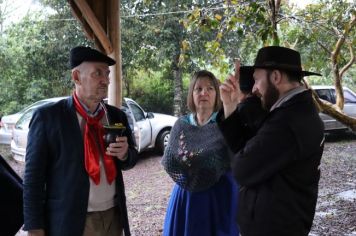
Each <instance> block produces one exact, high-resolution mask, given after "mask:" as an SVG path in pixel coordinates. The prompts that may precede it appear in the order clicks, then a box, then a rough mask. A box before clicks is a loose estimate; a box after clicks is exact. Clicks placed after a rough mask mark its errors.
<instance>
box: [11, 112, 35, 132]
mask: <svg viewBox="0 0 356 236" xmlns="http://www.w3.org/2000/svg"><path fill="white" fill-rule="evenodd" d="M35 110H36V109H35V108H31V109H30V110H27V111H26V112H25V113H24V114H23V115H22V116H21V118H20V119H19V120H18V121H17V123H16V125H15V128H16V129H20V130H26V129H28V126H29V124H30V121H31V118H32V115H33V113H34V111H35Z"/></svg>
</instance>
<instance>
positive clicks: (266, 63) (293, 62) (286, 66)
mask: <svg viewBox="0 0 356 236" xmlns="http://www.w3.org/2000/svg"><path fill="white" fill-rule="evenodd" d="M241 68H245V69H247V68H253V69H255V68H262V69H280V70H285V71H291V72H295V73H298V74H300V75H301V76H309V75H318V76H321V74H319V73H315V72H310V71H303V70H302V65H301V60H300V54H299V52H297V51H295V50H292V49H290V48H285V47H279V46H269V47H264V48H261V49H260V50H258V53H257V57H256V60H255V64H254V65H253V66H241Z"/></svg>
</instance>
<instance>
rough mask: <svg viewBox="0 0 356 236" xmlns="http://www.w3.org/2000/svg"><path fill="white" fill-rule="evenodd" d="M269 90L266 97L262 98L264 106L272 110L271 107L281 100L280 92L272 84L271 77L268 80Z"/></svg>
mask: <svg viewBox="0 0 356 236" xmlns="http://www.w3.org/2000/svg"><path fill="white" fill-rule="evenodd" d="M267 82H268V83H267V90H266V93H265V95H264V96H263V97H262V106H263V108H264V109H266V110H268V111H269V110H271V107H272V106H273V105H274V104H275V103H276V102H277V100H278V98H279V92H278V90H277V89H276V86H274V85H273V84H272V83H271V80H270V76H269V75H268V78H267Z"/></svg>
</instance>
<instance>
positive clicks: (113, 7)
mask: <svg viewBox="0 0 356 236" xmlns="http://www.w3.org/2000/svg"><path fill="white" fill-rule="evenodd" d="M106 12H107V15H108V32H109V37H110V41H111V42H112V45H113V48H114V50H113V52H112V53H111V54H110V55H109V56H110V57H112V58H114V59H115V60H116V64H115V65H113V66H111V67H110V70H111V72H110V85H109V104H111V105H113V106H116V107H120V106H121V104H122V63H121V33H120V28H121V27H120V0H109V4H108V8H107V11H106Z"/></svg>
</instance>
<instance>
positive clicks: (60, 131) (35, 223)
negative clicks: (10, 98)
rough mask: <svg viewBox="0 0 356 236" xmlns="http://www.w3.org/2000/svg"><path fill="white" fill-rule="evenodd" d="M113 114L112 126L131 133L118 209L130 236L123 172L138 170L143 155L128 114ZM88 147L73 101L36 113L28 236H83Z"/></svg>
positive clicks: (28, 173)
mask: <svg viewBox="0 0 356 236" xmlns="http://www.w3.org/2000/svg"><path fill="white" fill-rule="evenodd" d="M107 110H108V113H109V117H110V119H111V122H114V123H119V122H121V123H123V124H124V125H125V126H126V127H127V129H126V131H125V132H126V133H125V135H126V136H127V137H128V143H129V151H128V159H127V160H126V161H125V162H121V161H119V160H118V159H115V160H116V167H117V170H118V171H117V172H118V174H117V179H116V188H117V194H118V196H117V199H118V202H117V205H118V206H119V208H120V214H121V217H122V221H123V224H124V232H125V235H130V230H129V224H128V217H127V208H126V198H125V192H124V182H123V177H122V173H121V171H120V170H124V169H129V168H131V167H133V166H134V165H135V164H136V161H137V158H138V154H137V150H136V148H135V142H134V139H133V137H132V131H131V129H130V126H129V124H128V122H127V117H126V115H125V113H124V112H122V111H121V110H119V109H118V108H116V107H113V106H109V105H107ZM83 143H84V142H83V136H82V132H81V130H80V127H79V122H78V118H77V114H76V110H75V107H74V104H73V98H72V97H69V98H68V99H64V100H61V101H59V102H57V103H55V104H50V105H46V106H44V107H41V108H39V109H38V110H37V111H36V112H35V113H34V115H33V117H32V120H31V122H30V131H29V135H28V143H27V150H26V168H25V175H24V219H25V227H24V229H25V230H31V229H45V231H46V235H50V236H53V235H58V236H62V235H66V236H71V235H73V236H78V235H82V234H83V231H84V225H85V219H86V214H87V207H88V197H89V186H90V185H89V176H88V174H87V172H86V170H85V165H84V144H83Z"/></svg>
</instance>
